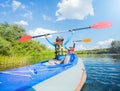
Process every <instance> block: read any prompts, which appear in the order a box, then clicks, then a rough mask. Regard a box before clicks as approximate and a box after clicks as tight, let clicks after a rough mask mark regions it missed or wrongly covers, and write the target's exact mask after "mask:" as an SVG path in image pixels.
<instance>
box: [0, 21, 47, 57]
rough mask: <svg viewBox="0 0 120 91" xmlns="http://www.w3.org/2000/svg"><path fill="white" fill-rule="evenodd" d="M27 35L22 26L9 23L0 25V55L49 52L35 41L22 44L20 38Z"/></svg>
mask: <svg viewBox="0 0 120 91" xmlns="http://www.w3.org/2000/svg"><path fill="white" fill-rule="evenodd" d="M23 35H26V33H25V29H24V28H23V27H22V26H19V25H16V24H13V25H10V24H8V23H7V22H5V23H4V24H0V55H8V56H14V55H32V54H33V53H34V54H38V53H40V52H42V51H43V50H44V51H45V50H48V49H47V48H46V46H45V45H42V44H40V43H39V42H35V41H33V40H31V41H29V42H25V43H20V42H19V38H20V37H21V36H23Z"/></svg>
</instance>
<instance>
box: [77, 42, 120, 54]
mask: <svg viewBox="0 0 120 91" xmlns="http://www.w3.org/2000/svg"><path fill="white" fill-rule="evenodd" d="M76 53H77V54H120V41H117V40H114V41H112V42H111V45H110V48H101V49H93V50H82V51H77V52H76Z"/></svg>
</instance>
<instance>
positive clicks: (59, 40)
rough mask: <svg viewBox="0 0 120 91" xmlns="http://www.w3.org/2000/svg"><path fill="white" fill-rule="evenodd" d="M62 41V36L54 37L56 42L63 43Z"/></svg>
mask: <svg viewBox="0 0 120 91" xmlns="http://www.w3.org/2000/svg"><path fill="white" fill-rule="evenodd" d="M63 41H64V38H63V37H60V36H57V38H56V43H57V44H63Z"/></svg>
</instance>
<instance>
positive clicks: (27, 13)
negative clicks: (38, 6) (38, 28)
mask: <svg viewBox="0 0 120 91" xmlns="http://www.w3.org/2000/svg"><path fill="white" fill-rule="evenodd" d="M22 16H23V17H25V18H29V19H32V12H31V11H29V10H27V12H26V13H24V14H22Z"/></svg>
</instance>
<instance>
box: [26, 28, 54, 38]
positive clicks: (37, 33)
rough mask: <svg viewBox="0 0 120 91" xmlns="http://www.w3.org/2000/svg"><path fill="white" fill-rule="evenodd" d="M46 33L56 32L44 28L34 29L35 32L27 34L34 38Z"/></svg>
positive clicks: (31, 31)
mask: <svg viewBox="0 0 120 91" xmlns="http://www.w3.org/2000/svg"><path fill="white" fill-rule="evenodd" d="M48 33H56V31H55V30H49V29H45V28H36V29H35V30H30V31H29V33H28V34H30V35H33V36H35V35H42V34H48ZM49 37H50V36H49Z"/></svg>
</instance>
